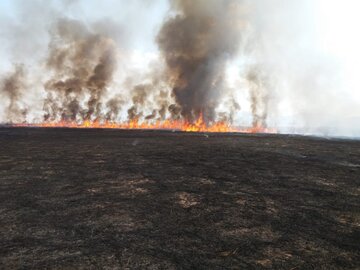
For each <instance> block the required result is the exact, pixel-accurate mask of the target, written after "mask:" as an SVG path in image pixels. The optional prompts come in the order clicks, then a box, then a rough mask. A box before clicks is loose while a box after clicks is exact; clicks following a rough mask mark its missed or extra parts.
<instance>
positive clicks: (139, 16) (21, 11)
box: [0, 0, 360, 136]
mask: <svg viewBox="0 0 360 270" xmlns="http://www.w3.org/2000/svg"><path fill="white" fill-rule="evenodd" d="M239 2H241V4H242V7H243V9H244V10H243V12H242V14H244V15H243V16H245V18H246V20H245V21H246V26H244V27H243V28H244V33H243V34H242V41H241V42H240V44H239V52H238V54H237V56H236V57H235V58H233V59H232V60H231V61H230V62H229V63H228V66H227V69H226V70H227V73H226V74H227V78H226V81H227V84H228V85H227V88H226V89H224V90H223V91H224V93H226V95H228V96H229V97H230V98H229V99H226V98H225V99H224V102H223V103H222V104H220V106H219V108H218V109H217V111H218V112H223V111H226V110H230V109H229V105H228V104H229V100H230V99H234V100H235V101H236V102H237V103H238V104H239V105H240V107H241V109H240V110H239V111H237V112H236V113H235V115H234V125H236V126H248V125H251V122H252V121H253V119H252V117H253V115H252V106H251V105H252V104H251V91H252V90H251V83H249V75H248V74H249V72H256V74H257V75H256V81H257V83H258V87H259V89H258V90H257V91H258V92H259V97H258V103H259V106H260V108H257V110H258V114H259V115H260V116H261V117H264V118H265V120H266V123H267V125H268V126H269V127H274V128H277V129H278V130H279V131H280V132H290V133H301V134H320V135H336V136H338V135H341V136H360V89H359V88H360V76H359V75H358V74H357V73H358V70H360V50H359V48H360V38H359V35H360V33H359V31H358V29H357V28H358V26H359V25H360V18H359V17H358V16H357V11H358V10H359V8H360V3H359V2H358V1H357V0H302V1H298V0H266V1H264V0H245V1H244V0H239ZM168 8H169V3H168V2H167V1H165V0H164V1H160V0H158V1H145V0H144V1H140V0H137V1H131V2H130V1H125V0H123V1H112V0H105V1H101V3H100V2H99V1H81V0H78V1H41V0H31V1H25V0H23V1H20V0H18V1H12V9H11V10H12V13H11V14H5V13H4V14H0V56H1V57H2V62H1V64H0V78H1V77H3V76H6V74H8V73H9V72H11V70H12V69H13V68H12V66H13V64H19V63H23V64H24V69H25V71H26V73H27V75H26V76H25V77H26V79H27V80H28V81H27V82H26V83H25V84H24V85H26V87H27V89H25V90H24V91H22V93H23V100H22V103H21V104H22V106H26V107H27V108H28V109H27V110H28V115H27V117H26V120H27V121H30V122H31V121H36V120H39V118H40V117H41V115H42V113H43V112H42V99H43V98H44V97H45V95H44V91H43V87H42V83H43V82H44V81H46V79H47V78H48V77H47V76H48V75H47V74H46V71H44V66H43V64H42V60H43V58H44V57H45V56H46V54H47V48H48V43H49V39H50V35H49V31H50V29H51V26H52V25H53V23H54V22H55V20H56V19H57V18H60V17H67V18H71V19H75V20H79V21H81V22H84V23H85V24H92V25H95V27H96V28H97V29H100V30H99V31H110V33H108V34H109V35H111V37H112V38H113V39H114V40H115V41H116V44H117V47H118V56H117V57H118V61H117V62H118V67H117V71H116V73H115V76H114V82H113V85H112V86H111V89H110V91H108V92H109V98H111V97H114V96H116V95H122V96H124V97H125V100H130V98H129V97H130V96H131V93H130V91H131V89H132V85H130V86H129V81H132V82H133V84H137V83H139V80H141V79H142V78H147V77H148V75H147V74H151V72H152V68H153V67H154V66H156V67H157V68H158V69H159V70H161V69H162V65H163V59H161V57H160V54H159V51H158V49H157V45H156V42H155V37H156V35H157V33H158V31H159V29H160V27H161V23H162V22H163V21H164V20H165V18H166V17H168V16H171V15H172V14H169V13H168ZM219 12H221V10H219ZM237 21H238V20H234V22H237ZM105 26H106V27H105ZM134 74H136V75H134ZM0 88H1V87H0ZM0 98H1V99H0V122H8V121H9V119H7V118H6V117H7V116H6V114H5V111H6V107H7V106H8V103H9V99H8V97H7V96H6V95H5V94H4V93H0ZM148 103H149V104H153V102H148ZM130 106H131V104H127V105H126V106H124V111H123V112H122V113H121V114H122V116H123V117H124V115H125V114H126V110H127V108H129V107H130ZM230 107H231V106H230ZM144 110H145V111H152V108H147V109H144Z"/></svg>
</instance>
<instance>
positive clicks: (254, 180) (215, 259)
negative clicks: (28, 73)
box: [0, 128, 360, 269]
mask: <svg viewBox="0 0 360 270" xmlns="http://www.w3.org/2000/svg"><path fill="white" fill-rule="evenodd" d="M359 195H360V141H350V140H329V139H320V138H311V137H301V136H285V135H242V134H186V133H178V132H175V133H173V132H161V131H121V130H74V129H36V128H1V129H0V268H1V269H14V268H15V269H43V268H46V269H73V268H74V269H359V268H360V196H359Z"/></svg>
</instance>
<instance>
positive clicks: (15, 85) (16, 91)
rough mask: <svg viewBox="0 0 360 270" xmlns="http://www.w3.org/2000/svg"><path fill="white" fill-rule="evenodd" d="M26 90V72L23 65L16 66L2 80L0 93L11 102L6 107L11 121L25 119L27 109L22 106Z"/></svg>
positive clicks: (7, 115)
mask: <svg viewBox="0 0 360 270" xmlns="http://www.w3.org/2000/svg"><path fill="white" fill-rule="evenodd" d="M24 90H25V73H24V68H23V66H22V65H17V66H15V70H14V71H13V72H12V73H10V74H8V75H7V76H5V77H4V78H2V80H1V82H0V95H3V96H5V97H6V98H7V99H8V100H9V103H8V105H7V106H6V108H5V113H6V117H7V119H8V121H9V122H20V121H23V120H24V117H25V114H26V110H24V109H22V108H21V106H20V103H21V98H22V95H23V91H24Z"/></svg>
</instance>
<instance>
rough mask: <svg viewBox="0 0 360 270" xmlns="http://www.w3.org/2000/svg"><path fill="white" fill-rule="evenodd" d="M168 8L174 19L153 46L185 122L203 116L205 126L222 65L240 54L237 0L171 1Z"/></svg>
mask: <svg viewBox="0 0 360 270" xmlns="http://www.w3.org/2000/svg"><path fill="white" fill-rule="evenodd" d="M172 7H173V9H174V11H175V12H176V15H175V16H173V17H170V18H168V19H167V21H166V22H165V23H164V25H163V26H162V28H161V30H160V32H159V34H158V36H157V42H158V45H159V48H160V51H161V53H162V55H163V57H164V59H165V61H166V64H167V67H168V71H167V72H168V76H169V81H170V83H171V84H172V87H173V95H174V97H175V99H176V102H177V104H178V105H179V106H180V109H181V115H182V116H183V117H184V118H185V119H186V120H189V121H193V120H194V119H196V118H198V117H199V116H200V114H201V113H202V114H203V115H204V117H205V120H206V121H213V120H214V118H215V112H214V110H215V108H216V106H217V105H218V103H219V102H220V100H221V97H222V91H221V90H222V88H223V86H224V71H225V66H226V60H227V59H230V58H231V57H233V56H235V54H236V53H237V50H238V48H239V43H240V39H241V30H242V27H243V24H242V22H241V21H240V19H237V18H240V17H241V16H239V14H240V12H241V5H240V3H239V1H235V0H197V1H193V0H174V1H172ZM173 109H174V108H172V111H173V112H176V110H173Z"/></svg>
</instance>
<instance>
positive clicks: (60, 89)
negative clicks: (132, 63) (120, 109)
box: [44, 19, 116, 121]
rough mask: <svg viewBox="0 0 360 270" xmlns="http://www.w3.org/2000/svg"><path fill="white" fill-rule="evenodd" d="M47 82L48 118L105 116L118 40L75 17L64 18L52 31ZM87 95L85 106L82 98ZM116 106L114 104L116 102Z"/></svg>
mask: <svg viewBox="0 0 360 270" xmlns="http://www.w3.org/2000/svg"><path fill="white" fill-rule="evenodd" d="M49 49H50V51H49V57H48V60H47V67H48V69H49V70H50V71H51V72H52V77H51V79H50V80H48V81H47V82H46V84H45V90H46V91H47V92H48V98H47V99H46V101H45V104H44V109H45V111H46V114H45V120H48V119H49V118H50V120H53V119H51V118H56V117H59V116H60V117H61V119H62V120H71V121H75V120H77V119H78V118H79V117H80V120H93V119H98V118H99V117H101V107H102V98H103V97H104V95H105V93H106V90H107V87H108V86H109V84H110V83H111V82H112V78H113V74H114V71H115V68H116V53H115V50H116V48H115V45H114V42H113V41H112V40H111V39H110V38H109V37H106V36H104V35H101V34H100V33H96V32H93V31H91V30H90V29H88V28H87V27H86V26H85V25H84V24H82V23H80V22H79V21H75V20H68V19H61V20H59V21H58V23H57V25H56V27H55V29H54V30H53V32H52V40H51V43H50V46H49ZM86 98H87V102H86V105H85V106H83V107H82V106H80V101H82V100H84V99H86ZM113 107H114V106H113Z"/></svg>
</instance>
